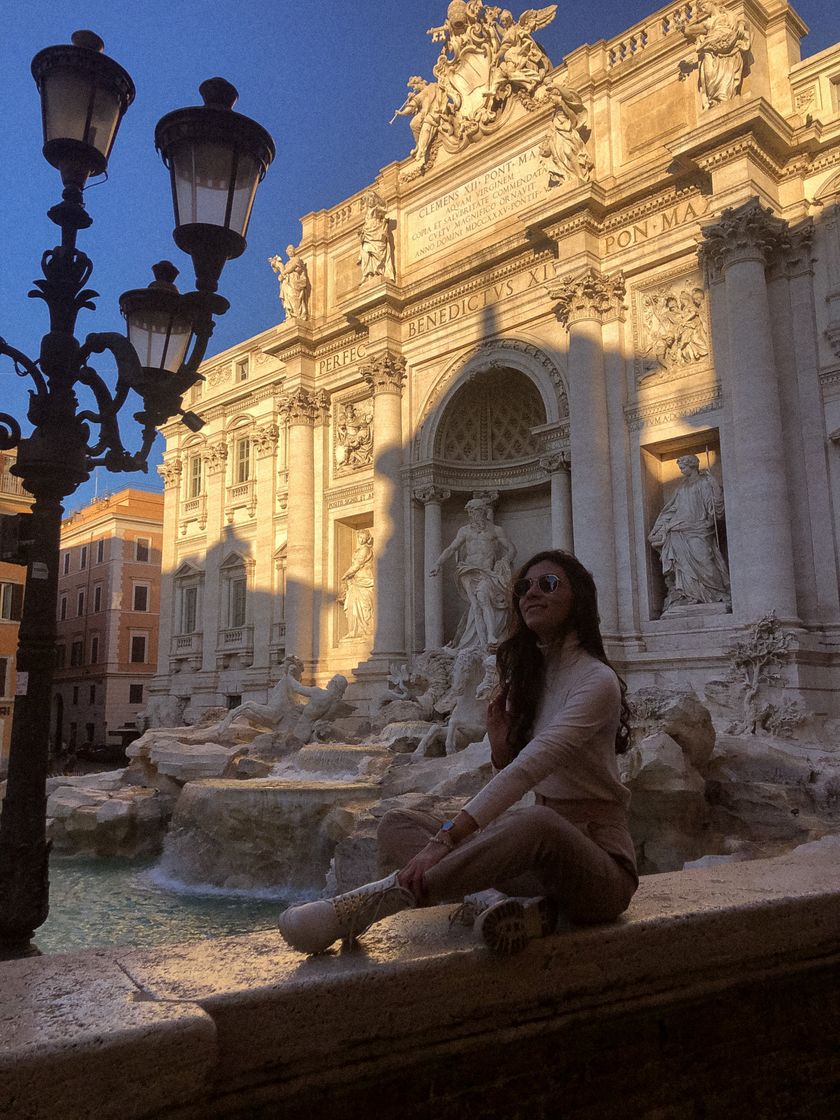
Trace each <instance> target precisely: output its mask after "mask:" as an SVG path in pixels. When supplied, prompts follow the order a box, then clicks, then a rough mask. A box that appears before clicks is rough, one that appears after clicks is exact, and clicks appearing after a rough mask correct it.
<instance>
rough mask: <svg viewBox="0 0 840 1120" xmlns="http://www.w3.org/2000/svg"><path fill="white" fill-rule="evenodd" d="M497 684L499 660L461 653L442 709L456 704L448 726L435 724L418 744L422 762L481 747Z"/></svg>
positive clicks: (471, 652)
mask: <svg viewBox="0 0 840 1120" xmlns="http://www.w3.org/2000/svg"><path fill="white" fill-rule="evenodd" d="M496 683H497V675H496V658H495V655H494V654H492V653H491V654H488V653H485V652H484V651H483V650H481V649H479V648H477V647H474V648H472V649H462V650H459V651H458V655H457V657H456V658H455V664H454V665H453V667H452V688H451V690H450V694H449V696H447V697H444V698H443V699H442V700H441V701H440V704H441V707H443V705H444V704H446V703H447V701H448V702H449V703H450V704H452V710H451V712H450V715H449V719H448V720H447V721H446V723H445V724H434V725H433V726H432V727H430V728H429V730H428V731H427V732H426V734H425V735H424V736H423V738H422V739H421V740H420V742H419V743H418V745H417V747H416V749H415V751H414V754H415V756H416V757H418V758H428V757H432V756H435V755H440V754H446V755H451V754H455V753H456V751H462V750H463V749H464V748H465V747H468V746H469V745H470V743H477V742H479V741H480V740H481V739H483V738H484V735H485V733H486V731H487V705H488V703H489V702H490V697H491V695H492V693H493V689H494V687H495V685H496Z"/></svg>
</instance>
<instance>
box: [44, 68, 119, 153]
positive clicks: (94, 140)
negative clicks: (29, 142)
mask: <svg viewBox="0 0 840 1120" xmlns="http://www.w3.org/2000/svg"><path fill="white" fill-rule="evenodd" d="M42 96H43V103H44V140H45V141H48V140H78V141H80V142H81V143H84V144H90V145H91V147H93V148H96V150H97V151H98V152H101V154H102V155H103V156H105V157H106V158H107V156H108V155H109V153H110V151H111V146H112V144H113V142H114V136H115V135H116V131H117V127H118V125H119V121H120V99H119V97H118V95H117V94H116V93H115V92H114V91H113V90H109V89H105V88H102V87H99V88H97V87H96V86H95V84H94V81H93V76H92V75H91V74H85V73H79V72H78V71H77V70H72V69H70V68H63V67H57V68H56V69H55V70H53V71H52V72H51V73H50V74H49V75H48V76H47V77H46V78H45V80H44V83H43V90H42Z"/></svg>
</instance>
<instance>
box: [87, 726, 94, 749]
mask: <svg viewBox="0 0 840 1120" xmlns="http://www.w3.org/2000/svg"><path fill="white" fill-rule="evenodd" d="M95 734H96V727H95V726H94V725H93V724H92V723H86V724H85V738H86V740H87V742H88V743H90V744H91V746H93V736H94V735H95Z"/></svg>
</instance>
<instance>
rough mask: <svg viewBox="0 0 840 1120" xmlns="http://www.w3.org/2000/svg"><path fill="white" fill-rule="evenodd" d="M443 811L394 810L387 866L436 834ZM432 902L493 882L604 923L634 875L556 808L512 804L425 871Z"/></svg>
mask: <svg viewBox="0 0 840 1120" xmlns="http://www.w3.org/2000/svg"><path fill="white" fill-rule="evenodd" d="M443 819H444V818H443V817H442V816H438V815H436V814H434V813H429V812H424V811H422V810H417V809H393V810H391V811H390V812H388V813H386V814H385V816H384V817H383V818H382V821H381V822H380V825H379V832H378V838H379V851H380V855H381V860H382V865H383V869H384V870H385V871H386V872H387V871H392V870H393V869H394V868H395V867H399V868H401V867H404V866H405V865H406V864H407V863H408V861H409V860H410V859H411V858H412V856H414V855H416V854H417V852H419V851H420V849H421V848H423V847H424V846H425V845H426V844H427V843H428V841H429V837H430V836H432V835H434V833H435V832H437V830H438V829H439V828H440V825H441V823H442V822H443ZM424 885H425V888H426V897H427V900H428V902H430V903H438V902H460V901H461V899H462V898H463V897H464V895H466V894H472V893H473V892H474V891H481V890H486V889H487V888H488V887H495V888H496V889H497V890H501V891H504V892H505V893H506V894H514V895H526V896H535V895H548V896H550V897H552V898H554V899H556V900H557V902H558V903H559V904H560V906H561V908H562V910H563V912H564V914H565V915H566V916H567V917H568V918H569V919H571V921H573V922H579V923H581V924H586V923H589V922H606V921H610V920H612V919H613V918H616V917H618V915H619V914H621V913H623V911H624V910H626V909H627V907H628V905H629V904H630V899H631V898H632V897H633V894H634V892H635V890H636V887H637V885H638V879H637V877H636V876H635V875H634V874H633V873H632V872H631V871H630V870H629V869H628V868H627V867H625V866H622V865H621V864H620V863H619V862H618V860H617V859H616V858H615V857H614V856H612V855H610V854H609V853H608V852H605V851H604V849H603V848H601V847H599V846H598V845H597V844H596V843H595V841H594V840H592V839H590V837H589V836H587V835H586V834H585V832H584V831H583V830H582V829H581V827H580V826H579V825H576V824H572V823H571V822H570V821H569V820H567V819H566V818H565V817H563V816H561V815H560V814H559V813H558V812H556V811H555V810H554V809H550V808H548V806H546V805H531V806H529V807H527V808H523V809H509V810H508V811H507V812H505V813H502V815H501V816H500V817H499V818H498V819H497V820H495V821H493V823H492V824H490V825H488V826H487V828H484V829H481V830H480V831H479V832H476V833H474V834H473V835H472V836H471V837H469V839H467V840H465V841H463V843H461V844H459V845H458V847H457V848H456V849H455V850H454V851H452V852H449V853H448V854H447V855H446V856H445V857H444V858H443V859H442V860H441V861H440V863H438V864H436V866H435V867H433V868H432V869H431V870H430V871H427V872H426V875H425V877H424Z"/></svg>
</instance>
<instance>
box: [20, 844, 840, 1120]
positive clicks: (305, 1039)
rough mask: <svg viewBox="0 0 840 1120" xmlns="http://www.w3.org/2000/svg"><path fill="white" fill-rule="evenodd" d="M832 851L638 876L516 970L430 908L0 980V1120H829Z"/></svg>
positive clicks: (839, 1105)
mask: <svg viewBox="0 0 840 1120" xmlns="http://www.w3.org/2000/svg"><path fill="white" fill-rule="evenodd" d="M838 854H840V852H839V851H838V841H837V840H836V839H832V840H824V841H822V842H821V843H820V844H815V845H814V844H812V845H808V846H806V847H804V848H800V849H798V850H797V851H796V852H795V853H792V854H789V855H787V856H784V857H780V858H778V859H775V860H757V861H754V862H751V863H744V864H737V865H730V866H726V867H718V868H712V869H704V870H697V871H688V872H682V873H678V874H663V875H653V876H649V877H648V878H646V879H645V880H644V881H643V883H642V886H641V888H640V890H639V893H638V895H637V897H636V899H635V900H634V902H633V904H632V906H631V908H630V910H629V911H628V914H627V915H626V916H625V918H624V919H623V920H621V921H619V922H616V923H614V924H611V925H607V926H600V927H593V928H590V929H577V930H574V931H571V932H565V933H562V934H558V935H555V936H553V937H550V938H547V939H545V940H544V941H541V942H533V943H532V944H531V945H530V946H529V947H528V949H527V950H526V951H525V952H524V953H523V954H522V955H521V956H519V957H516V958H512V959H498V958H494V957H492V956H490V955H489V954H488V952H487V950H486V949H485V948H484V947H483V946H480V945H478V944H477V943H476V942H475V940H474V938H473V934H472V932H471V931H469V930H466V929H461V928H457V929H450V928H449V925H448V909H449V908H447V907H436V908H432V909H428V910H424V911H420V912H414V913H403V914H400V915H397V916H396V917H395V918H392V919H389V920H388V921H386V922H385V923H383V924H382V925H380V926H378V927H375V928H374V929H373V930H371V931H370V932H369V933H368V934H367V935H365V937H364V939H363V941H362V942H361V943H360V945H359V946H358V948H356V949H355V950H352V951H332V952H329V953H327V954H324V955H323V956H322V957H319V958H305V957H302V956H301V955H299V954H297V953H294V952H292V951H291V950H288V949H285V948H283V947H281V945H280V941H279V938H278V936H277V935H276V934H275V933H274V932H273V931H263V932H258V933H254V934H252V935H250V936H248V937H240V938H225V939H220V940H216V941H205V942H194V943H191V944H184V945H177V946H170V947H167V948H162V949H159V950H155V951H145V952H133V951H131V950H130V949H126V950H123V951H111V952H101V951H97V952H90V953H86V954H79V955H74V956H64V957H62V956H59V957H52V958H43V959H41V960H37V959H30V960H24V961H16V962H12V963H8V964H5V965H0V983H2V985H3V990H4V1005H5V1010H4V1015H3V1018H2V1021H0V1116H2V1117H3V1118H4V1120H5V1118H6V1117H8V1118H10V1120H11V1118H14V1120H53V1118H54V1117H57V1116H60V1117H62V1120H94V1118H95V1120H164V1118H166V1120H199V1118H200V1120H216V1118H218V1120H221V1118H222V1117H225V1118H233V1117H238V1118H243V1120H244V1118H245V1117H247V1118H248V1120H269V1118H271V1120H275V1118H276V1117H277V1116H280V1115H282V1116H283V1118H284V1120H298V1118H300V1120H303V1118H304V1117H306V1118H311V1117H313V1116H327V1115H329V1116H330V1118H331V1120H345V1118H346V1120H350V1117H354V1118H355V1117H358V1116H360V1115H364V1116H367V1117H373V1118H376V1117H381V1118H383V1120H385V1118H389V1120H390V1118H392V1117H394V1116H400V1117H407V1118H415V1120H420V1118H421V1117H422V1118H424V1120H425V1118H426V1117H429V1116H435V1117H440V1118H443V1120H449V1118H452V1120H454V1118H455V1117H457V1118H458V1120H471V1118H477V1117H487V1118H491V1117H500V1118H501V1117H505V1118H506V1120H510V1118H520V1117H523V1118H524V1117H528V1118H529V1120H539V1118H549V1117H550V1118H552V1120H553V1118H556V1117H563V1120H605V1118H607V1117H609V1118H610V1120H623V1118H625V1117H626V1118H628V1120H629V1118H630V1117H632V1118H633V1120H663V1118H665V1117H667V1118H668V1120H671V1118H674V1120H699V1118H700V1117H706V1118H711V1117H714V1118H715V1120H718V1118H724V1117H730V1116H735V1115H738V1114H739V1113H740V1112H742V1111H746V1110H749V1112H750V1114H751V1115H752V1116H754V1117H756V1118H770V1117H782V1116H784V1117H786V1118H788V1117H792V1118H800V1120H816V1118H822V1117H826V1118H827V1117H830V1116H835V1115H837V1114H838V1110H840V1068H839V1067H838V1065H837V1061H836V1037H837V1032H838V1029H840V1000H838V996H837V991H838V984H837V981H838V978H840V940H838V930H840V871H839V870H838V867H839V866H840V864H838V858H837V857H838Z"/></svg>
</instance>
